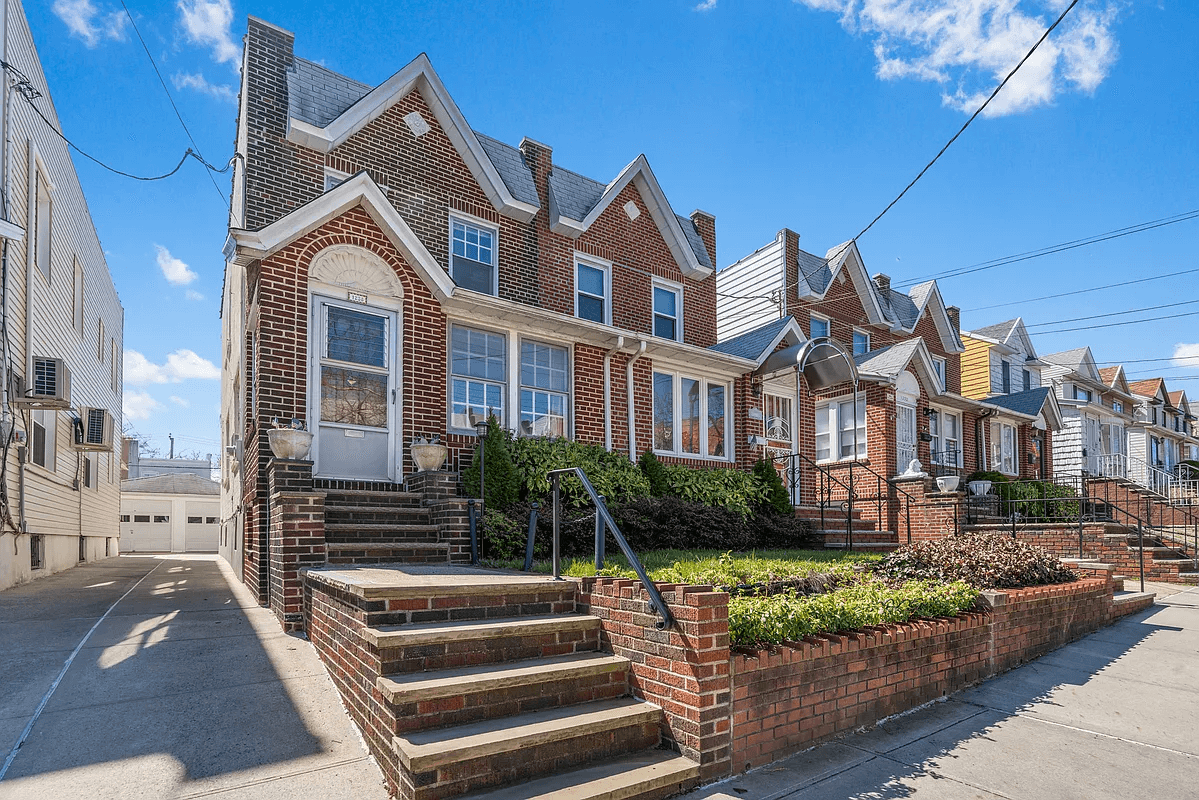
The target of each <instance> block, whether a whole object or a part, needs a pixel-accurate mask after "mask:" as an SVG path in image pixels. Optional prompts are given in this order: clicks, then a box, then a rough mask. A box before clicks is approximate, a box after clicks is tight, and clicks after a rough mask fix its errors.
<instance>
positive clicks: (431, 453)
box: [411, 439, 450, 472]
mask: <svg viewBox="0 0 1199 800" xmlns="http://www.w3.org/2000/svg"><path fill="white" fill-rule="evenodd" d="M411 451H412V461H413V463H415V464H416V471H417V472H435V471H436V470H439V469H441V465H442V464H444V463H445V458H446V456H447V455H449V452H450V449H449V448H448V447H446V446H445V445H444V444H442V443H441V442H438V441H436V440H429V439H416V440H415V441H413V442H412V447H411Z"/></svg>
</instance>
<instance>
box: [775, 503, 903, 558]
mask: <svg viewBox="0 0 1199 800" xmlns="http://www.w3.org/2000/svg"><path fill="white" fill-rule="evenodd" d="M795 516H797V517H799V518H800V519H806V520H808V521H809V522H810V523H811V525H812V535H813V536H814V537H815V538H816V541H817V546H823V547H826V548H828V549H842V550H843V549H845V548H846V547H847V546H848V545H849V539H848V537H847V536H846V532H845V528H846V524H845V523H846V519H845V510H844V509H843V508H840V507H839V506H829V507H826V508H825V509H824V521H823V523H822V522H821V518H820V506H798V507H797V508H796V509H795ZM850 523H851V525H852V529H853V549H854V550H865V551H869V552H876V553H878V552H882V553H886V552H890V551H892V550H894V549H896V548H897V547H899V537H898V536H896V534H895V532H894V531H880V530H879V529H878V523H877V522H876V521H875V520H873V519H864V518H863V517H862V512H861V510H859V509H854V511H853V516H852V518H851V519H850ZM822 525H823V527H822Z"/></svg>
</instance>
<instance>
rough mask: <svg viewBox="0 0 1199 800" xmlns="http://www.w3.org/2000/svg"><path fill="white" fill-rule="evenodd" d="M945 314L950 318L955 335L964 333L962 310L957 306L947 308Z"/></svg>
mask: <svg viewBox="0 0 1199 800" xmlns="http://www.w3.org/2000/svg"><path fill="white" fill-rule="evenodd" d="M945 314H946V315H947V316H948V317H949V322H950V323H951V324H952V325H953V331H954V333H957V334H960V333H961V332H962V309H960V308H958V307H957V306H946V307H945Z"/></svg>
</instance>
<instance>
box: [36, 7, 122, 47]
mask: <svg viewBox="0 0 1199 800" xmlns="http://www.w3.org/2000/svg"><path fill="white" fill-rule="evenodd" d="M53 9H54V13H55V14H56V15H57V16H58V18H59V19H61V20H62V21H63V23H64V24H66V26H67V30H69V31H70V32H71V34H72V35H74V36H78V37H79V38H80V39H82V40H83V43H84V44H85V45H87V46H88V47H96V46H97V45H99V44H100V42H101V41H102V40H104V39H114V40H116V41H118V42H122V41H124V40H125V23H126V22H127V21H128V20H127V18H126V16H125V12H124V11H121V10H114V11H103V12H101V11H100V9H98V8H96V7H95V6H94V5H92V0H55V2H54V6H53Z"/></svg>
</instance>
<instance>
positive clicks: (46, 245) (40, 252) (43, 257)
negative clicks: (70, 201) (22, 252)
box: [33, 161, 54, 280]
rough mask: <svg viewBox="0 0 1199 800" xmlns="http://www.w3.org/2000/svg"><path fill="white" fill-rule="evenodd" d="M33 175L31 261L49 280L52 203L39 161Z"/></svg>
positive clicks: (48, 186) (47, 182) (48, 182)
mask: <svg viewBox="0 0 1199 800" xmlns="http://www.w3.org/2000/svg"><path fill="white" fill-rule="evenodd" d="M33 176H34V177H33V181H34V186H33V261H34V263H35V264H36V265H37V268H38V270H39V271H40V272H41V273H42V276H43V277H44V278H45V279H46V280H50V221H51V217H52V216H53V212H54V204H53V201H52V200H51V198H50V181H49V179H48V178H47V177H46V175H45V174H44V173H43V172H42V170H41V164H40V161H39V162H38V165H37V167H36V168H35V169H34V172H33Z"/></svg>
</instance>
